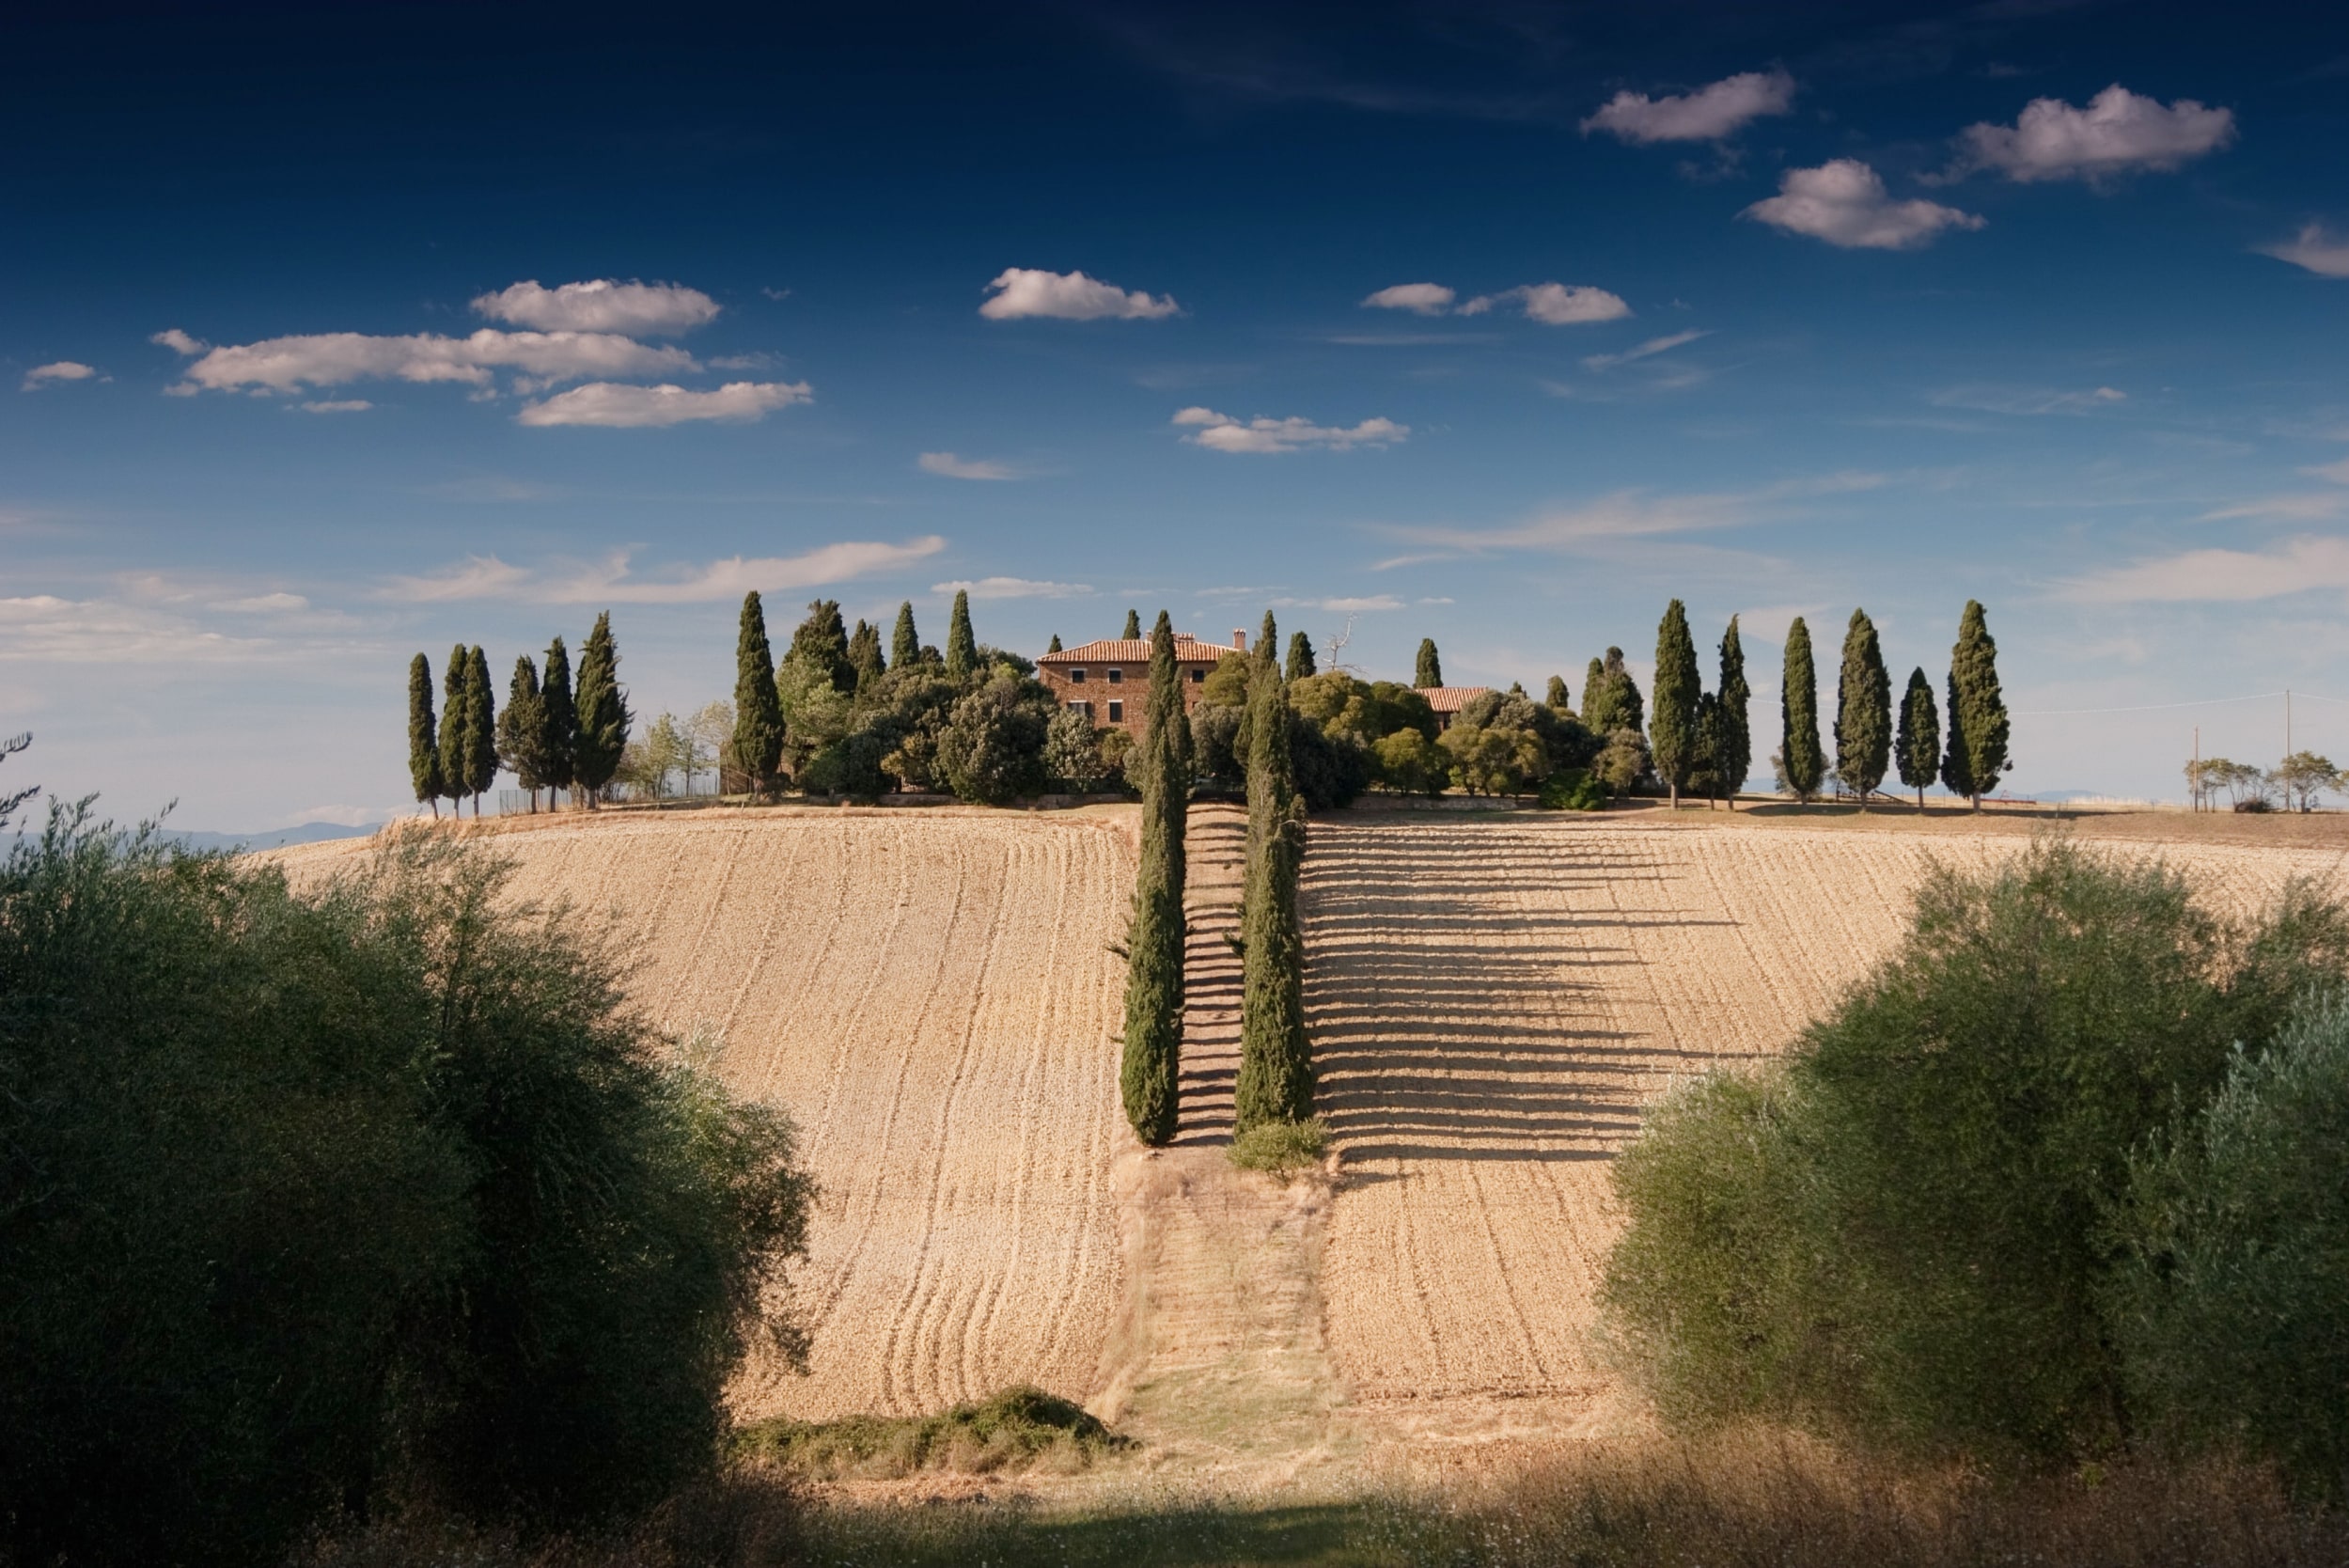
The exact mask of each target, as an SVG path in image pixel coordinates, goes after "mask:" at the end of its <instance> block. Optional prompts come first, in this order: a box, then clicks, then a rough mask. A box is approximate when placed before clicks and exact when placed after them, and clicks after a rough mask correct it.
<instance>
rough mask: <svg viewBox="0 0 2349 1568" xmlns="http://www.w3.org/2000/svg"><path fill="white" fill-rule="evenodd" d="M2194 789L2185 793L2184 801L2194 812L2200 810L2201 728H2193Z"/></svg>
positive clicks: (2198, 726)
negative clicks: (2185, 800)
mask: <svg viewBox="0 0 2349 1568" xmlns="http://www.w3.org/2000/svg"><path fill="white" fill-rule="evenodd" d="M2192 777H2193V781H2194V788H2192V789H2191V790H2189V791H2187V792H2186V799H2187V801H2188V803H2189V804H2190V805H2192V807H2193V808H2194V809H2195V810H2197V811H2200V809H2201V808H2202V727H2201V726H2200V725H2199V724H2198V725H2196V726H2195V727H2194V773H2193V775H2192Z"/></svg>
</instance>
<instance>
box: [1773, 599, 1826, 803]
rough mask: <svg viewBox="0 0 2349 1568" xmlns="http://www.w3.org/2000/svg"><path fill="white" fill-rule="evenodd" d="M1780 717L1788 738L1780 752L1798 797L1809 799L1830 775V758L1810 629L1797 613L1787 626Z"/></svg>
mask: <svg viewBox="0 0 2349 1568" xmlns="http://www.w3.org/2000/svg"><path fill="white" fill-rule="evenodd" d="M1778 719H1779V723H1780V724H1781V725H1782V726H1783V732H1784V734H1785V737H1786V739H1785V741H1784V742H1783V743H1782V744H1781V745H1780V748H1779V751H1778V759H1779V761H1780V762H1781V763H1782V764H1783V765H1784V767H1785V769H1786V782H1787V784H1788V785H1789V787H1791V788H1792V789H1793V792H1794V798H1795V799H1796V800H1799V801H1806V802H1807V801H1809V799H1810V797H1811V796H1812V795H1814V794H1816V793H1818V792H1819V781H1820V780H1821V779H1822V778H1824V777H1825V776H1826V772H1827V759H1826V756H1825V754H1824V751H1822V750H1821V748H1820V745H1819V675H1818V672H1817V671H1816V670H1814V669H1812V668H1811V664H1810V628H1809V627H1808V626H1806V625H1804V624H1803V618H1802V617H1801V616H1796V617H1795V618H1794V623H1793V625H1791V626H1789V627H1788V628H1787V629H1786V681H1785V686H1784V688H1783V689H1782V690H1781V691H1780V692H1779V693H1778Z"/></svg>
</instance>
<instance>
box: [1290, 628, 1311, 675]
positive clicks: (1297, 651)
mask: <svg viewBox="0 0 2349 1568" xmlns="http://www.w3.org/2000/svg"><path fill="white" fill-rule="evenodd" d="M1316 673H1318V670H1317V666H1315V664H1314V662H1313V639H1312V638H1311V637H1308V636H1307V635H1305V634H1304V633H1303V632H1292V633H1291V634H1290V635H1289V667H1288V669H1287V671H1286V674H1287V676H1288V678H1289V679H1290V680H1292V681H1302V680H1305V679H1306V678H1307V677H1308V676H1311V675H1314V674H1316Z"/></svg>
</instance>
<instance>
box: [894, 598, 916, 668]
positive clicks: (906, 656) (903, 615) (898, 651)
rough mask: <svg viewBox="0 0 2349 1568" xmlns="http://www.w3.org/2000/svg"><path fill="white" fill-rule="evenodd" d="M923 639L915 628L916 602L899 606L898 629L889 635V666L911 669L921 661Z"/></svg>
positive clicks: (909, 601) (909, 600) (907, 601)
mask: <svg viewBox="0 0 2349 1568" xmlns="http://www.w3.org/2000/svg"><path fill="white" fill-rule="evenodd" d="M921 656H922V639H921V635H920V634H918V633H916V631H915V630H914V602H913V601H912V600H911V599H908V600H906V601H905V602H904V603H903V604H900V605H899V606H898V607H897V630H896V631H894V632H892V633H891V634H890V635H889V667H890V668H891V669H911V668H913V667H914V666H916V665H917V664H919V663H921Z"/></svg>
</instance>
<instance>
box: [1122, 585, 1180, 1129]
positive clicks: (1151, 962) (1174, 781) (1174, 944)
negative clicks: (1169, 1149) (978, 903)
mask: <svg viewBox="0 0 2349 1568" xmlns="http://www.w3.org/2000/svg"><path fill="white" fill-rule="evenodd" d="M1143 701H1144V704H1145V709H1144V711H1145V713H1147V714H1148V718H1149V722H1148V723H1147V725H1146V726H1145V727H1144V729H1143V731H1142V745H1141V756H1140V758H1139V759H1138V760H1139V761H1140V763H1141V766H1140V768H1139V770H1138V771H1139V773H1140V776H1141V784H1142V861H1141V865H1140V867H1139V869H1138V870H1137V871H1136V873H1135V885H1134V925H1133V931H1132V933H1131V935H1130V936H1129V937H1128V939H1127V943H1126V971H1125V1053H1124V1058H1123V1059H1122V1061H1121V1062H1120V1065H1119V1070H1118V1090H1119V1095H1120V1099H1121V1100H1122V1101H1123V1102H1124V1105H1125V1115H1126V1120H1127V1121H1130V1122H1131V1123H1133V1126H1134V1136H1135V1137H1138V1138H1140V1139H1141V1140H1142V1141H1143V1142H1144V1143H1149V1144H1161V1143H1165V1142H1167V1141H1168V1140H1169V1139H1171V1138H1172V1137H1174V1135H1175V1127H1176V1123H1177V1121H1178V1120H1179V1119H1180V1113H1181V1109H1182V1106H1181V1104H1180V1102H1179V1099H1178V1089H1177V1085H1178V1082H1179V1074H1180V1068H1181V1058H1182V990H1183V987H1182V950H1183V943H1184V941H1185V933H1184V930H1183V915H1182V885H1183V877H1184V875H1185V856H1184V853H1183V835H1184V826H1185V819H1186V813H1187V810H1188V808H1189V805H1190V796H1191V778H1190V769H1189V767H1188V766H1187V765H1186V762H1185V757H1186V755H1187V749H1188V748H1187V746H1186V745H1184V744H1183V743H1185V742H1187V741H1188V740H1189V738H1190V726H1189V724H1188V723H1187V722H1185V720H1184V718H1183V713H1182V681H1181V671H1180V670H1179V669H1178V668H1177V667H1176V665H1175V656H1174V627H1173V623H1172V622H1171V621H1169V620H1168V619H1167V613H1166V612H1165V611H1164V610H1161V611H1160V612H1159V614H1158V624H1157V625H1156V626H1155V627H1153V628H1152V629H1151V639H1150V690H1149V692H1148V693H1147V694H1146V695H1145V697H1144V698H1143Z"/></svg>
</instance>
